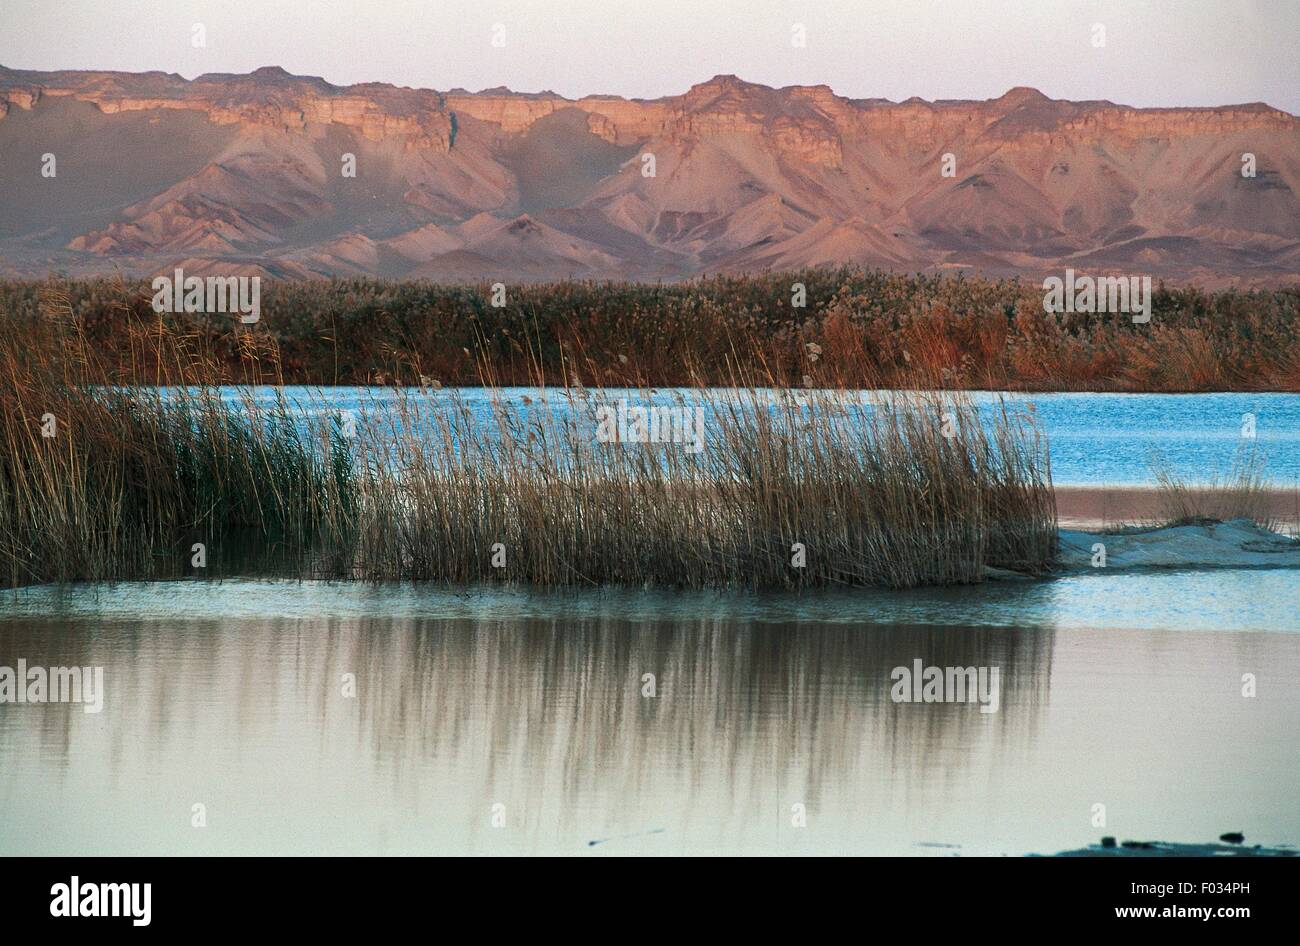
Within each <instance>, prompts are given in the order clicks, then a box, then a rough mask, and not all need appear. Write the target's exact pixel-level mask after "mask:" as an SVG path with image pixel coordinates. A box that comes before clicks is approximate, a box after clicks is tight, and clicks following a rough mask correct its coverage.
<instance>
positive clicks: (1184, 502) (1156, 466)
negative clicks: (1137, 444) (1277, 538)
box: [1152, 445, 1281, 531]
mask: <svg viewBox="0 0 1300 946" xmlns="http://www.w3.org/2000/svg"><path fill="white" fill-rule="evenodd" d="M1265 465H1266V464H1265V457H1264V454H1263V453H1261V452H1260V451H1259V450H1258V449H1256V448H1255V447H1254V446H1253V445H1252V446H1250V447H1248V448H1243V449H1240V450H1238V451H1237V454H1236V456H1235V457H1234V458H1233V463H1232V468H1231V469H1230V470H1229V471H1228V473H1227V474H1226V475H1221V476H1214V477H1212V478H1211V479H1209V480H1208V481H1204V482H1193V481H1190V480H1188V479H1187V478H1186V477H1184V476H1181V475H1179V474H1178V473H1177V472H1175V471H1174V470H1173V468H1172V467H1170V466H1169V464H1168V463H1166V462H1165V461H1164V460H1163V459H1161V458H1156V460H1155V461H1154V462H1153V464H1152V474H1153V475H1154V477H1155V480H1156V490H1157V496H1158V503H1159V506H1158V508H1159V519H1158V523H1157V524H1159V525H1171V526H1179V525H1191V524H1198V523H1206V522H1230V521H1232V520H1234V519H1247V520H1249V521H1251V522H1253V523H1255V524H1256V525H1258V526H1262V527H1263V528H1265V529H1269V530H1272V531H1278V530H1279V528H1280V525H1281V522H1280V521H1279V519H1278V517H1277V515H1276V513H1275V511H1274V503H1273V496H1274V493H1275V490H1274V487H1273V484H1272V482H1271V481H1270V480H1269V479H1268V477H1267V476H1266V475H1265Z"/></svg>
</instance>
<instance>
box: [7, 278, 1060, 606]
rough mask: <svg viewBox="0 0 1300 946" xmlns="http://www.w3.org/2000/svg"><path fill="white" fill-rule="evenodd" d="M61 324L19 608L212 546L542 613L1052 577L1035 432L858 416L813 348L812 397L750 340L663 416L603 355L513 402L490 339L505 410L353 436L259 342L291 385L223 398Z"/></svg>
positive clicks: (26, 357) (186, 345)
mask: <svg viewBox="0 0 1300 946" xmlns="http://www.w3.org/2000/svg"><path fill="white" fill-rule="evenodd" d="M60 302H61V300H60V299H59V298H57V297H56V298H55V299H54V304H51V305H47V306H46V307H45V308H46V310H48V313H53V315H52V316H51V315H49V314H47V315H45V316H42V317H41V318H38V319H21V318H3V317H0V372H2V373H3V374H4V376H5V377H6V378H7V379H11V381H12V383H11V384H8V385H7V386H6V387H5V388H4V391H3V394H0V568H3V570H4V572H3V573H4V576H5V580H6V581H7V582H8V583H9V584H10V585H22V584H28V583H32V582H41V581H67V580H78V579H86V580H106V579H125V578H138V577H156V576H168V575H178V574H185V573H186V572H187V571H188V565H187V563H188V562H189V561H190V552H191V549H192V546H193V544H194V543H206V544H208V547H209V549H211V550H212V553H213V554H215V553H216V551H217V550H223V551H225V552H227V553H229V551H230V550H231V549H235V548H243V549H245V550H246V551H251V552H252V553H253V560H254V564H252V565H249V564H248V561H244V562H243V563H242V564H240V563H236V565H235V566H234V567H235V568H238V569H241V570H243V571H245V572H247V571H248V570H249V569H250V568H251V569H252V570H253V571H254V572H257V573H261V572H265V571H272V570H274V571H275V573H277V574H285V573H287V574H292V575H298V576H307V577H330V578H353V579H367V580H375V581H382V580H434V581H440V582H448V583H471V582H482V581H489V582H492V581H504V582H517V583H522V584H529V585H534V586H539V587H565V586H577V587H587V586H596V585H606V584H619V585H634V586H647V585H649V586H659V587H752V588H800V587H825V586H858V585H886V586H891V587H900V588H901V587H911V586H915V585H922V584H945V583H964V582H976V581H980V580H982V579H983V578H985V577H986V576H987V575H988V574H989V572H990V570H991V569H1011V570H1015V571H1018V572H1022V573H1029V574H1035V573H1039V572H1042V571H1044V570H1045V569H1046V568H1048V567H1049V565H1050V563H1051V561H1052V558H1053V556H1054V554H1055V550H1056V516H1055V505H1054V499H1053V494H1052V487H1051V473H1050V468H1049V466H1048V461H1047V451H1046V447H1045V444H1044V442H1043V440H1042V438H1041V437H1040V435H1039V433H1038V430H1037V427H1036V425H1035V423H1034V420H1033V418H1032V416H1018V415H1013V414H1011V413H1010V412H1009V411H1007V410H1006V409H1002V410H1000V411H996V412H994V413H993V414H991V415H989V416H984V417H981V416H980V415H979V413H978V412H977V411H976V409H975V408H974V407H973V406H972V404H971V403H970V402H969V401H968V400H967V399H966V398H965V396H964V395H961V394H960V393H952V392H940V391H929V390H925V389H926V388H927V386H932V385H927V384H926V383H923V381H921V380H918V381H917V383H916V384H915V386H914V387H915V389H914V390H911V391H907V392H899V393H894V394H871V393H869V392H860V391H855V390H849V389H847V388H846V387H844V386H843V385H842V384H837V383H833V379H834V373H833V371H830V370H824V369H826V364H825V361H824V360H823V358H822V355H821V353H820V351H819V350H818V346H817V345H816V344H813V345H809V346H804V348H802V349H801V356H800V357H801V358H802V359H803V362H802V363H801V365H800V371H801V372H804V385H803V386H801V387H798V388H790V387H787V386H785V385H784V384H782V383H781V381H782V378H783V377H784V374H783V370H784V369H779V368H775V367H771V366H769V365H768V362H767V358H768V353H767V352H766V350H765V348H764V343H763V341H762V340H761V339H755V338H754V337H753V336H752V334H751V335H746V334H744V333H740V332H737V333H728V334H727V335H726V336H724V337H722V338H720V339H719V341H718V344H719V346H720V348H719V354H718V357H719V359H720V362H718V363H714V362H710V363H709V365H708V366H707V371H710V372H715V373H716V372H719V371H721V372H723V376H724V377H725V378H726V379H727V383H726V384H725V385H724V386H722V387H715V386H708V385H706V384H705V383H704V381H703V380H700V379H701V377H702V376H704V375H705V373H706V366H704V365H700V364H692V363H689V362H688V363H686V364H684V365H683V366H682V370H683V371H684V372H685V376H687V377H691V378H694V379H696V380H695V381H694V382H693V383H691V384H689V385H686V386H684V387H681V388H678V389H675V390H672V391H666V392H660V391H657V390H655V389H652V388H650V387H649V386H646V385H640V386H630V387H626V388H623V387H620V388H613V387H608V388H607V387H600V386H588V385H584V383H583V382H582V380H580V374H579V373H580V372H581V373H582V374H585V375H586V376H588V377H591V376H592V371H593V368H594V366H593V364H592V361H591V353H590V352H589V351H584V350H582V349H578V350H565V351H562V352H561V353H560V354H559V355H558V356H557V358H556V360H555V364H556V365H557V366H558V368H559V371H560V373H559V375H558V377H557V375H556V374H555V369H553V368H552V367H551V366H549V365H548V363H547V360H546V359H547V357H548V356H546V355H545V352H544V349H543V342H542V341H541V340H540V339H539V338H538V337H537V336H536V335H534V336H532V337H531V338H530V337H528V336H527V335H521V337H520V339H518V340H516V341H515V343H514V346H515V347H514V349H513V350H514V351H515V352H516V357H517V358H519V359H522V360H524V361H525V362H526V363H530V364H531V365H532V366H533V367H532V370H533V374H532V376H531V377H532V379H533V381H532V386H531V387H529V388H527V389H519V388H511V387H508V386H507V385H505V384H503V383H502V378H501V375H500V373H499V372H500V371H501V370H503V369H502V367H501V365H502V362H501V360H500V359H499V358H498V357H497V353H496V352H495V351H494V345H493V343H492V342H491V341H490V340H487V339H479V340H478V341H477V342H475V343H474V349H473V356H474V358H475V361H476V373H477V379H478V381H479V383H480V385H481V391H473V392H471V391H459V390H455V389H451V388H446V389H444V388H441V386H440V385H439V384H438V383H437V382H436V381H435V380H433V379H429V378H426V379H424V381H425V383H422V385H421V386H420V387H400V386H392V387H374V388H370V389H368V391H367V393H366V395H365V397H364V398H363V402H362V404H361V406H360V407H359V408H358V409H357V410H356V412H355V416H352V417H349V418H348V419H347V420H348V422H347V423H346V424H344V423H342V418H341V417H340V416H339V412H338V411H337V410H336V409H335V408H334V407H333V406H329V405H328V404H327V406H326V407H325V408H323V409H322V408H321V407H320V402H319V401H315V402H313V401H311V400H310V399H309V400H308V401H307V402H306V403H304V402H302V401H293V400H290V398H289V395H288V394H286V392H285V391H284V389H283V387H282V386H280V385H279V384H278V382H279V381H281V380H282V379H281V377H280V376H279V375H278V374H277V372H278V367H279V365H280V364H281V362H280V357H279V356H280V353H279V350H278V347H277V346H276V344H275V343H274V339H268V337H267V336H266V335H265V334H261V335H259V334H258V333H257V331H256V330H254V331H250V332H246V333H245V334H244V335H242V336H241V337H240V338H239V339H238V344H239V346H240V350H241V352H243V354H242V356H241V357H242V358H243V359H244V364H243V365H242V368H241V376H242V377H252V378H254V379H258V380H263V381H268V380H269V381H271V382H273V383H272V384H271V385H270V386H269V387H268V386H261V387H256V386H238V387H233V388H232V387H219V385H220V384H221V383H222V382H224V381H226V380H228V377H229V376H228V374H227V373H226V372H225V369H224V368H223V365H222V361H221V359H220V358H218V357H215V356H214V355H213V353H212V351H211V349H210V347H209V346H208V345H207V343H206V342H205V340H204V339H203V337H199V336H190V335H184V334H179V333H177V332H176V331H175V329H174V327H172V326H169V325H167V324H166V323H165V322H164V320H163V319H161V318H158V317H155V318H153V319H152V320H151V319H148V318H141V319H136V320H128V321H126V322H125V323H124V324H125V325H126V326H128V328H129V331H130V333H131V334H130V337H128V338H127V339H124V340H122V341H121V342H120V343H119V345H120V348H119V350H117V351H116V352H115V353H114V355H113V357H112V358H111V359H109V358H105V357H104V356H103V355H102V353H101V351H100V349H99V348H98V347H97V346H96V345H94V344H92V343H91V342H90V341H89V340H88V337H87V334H86V332H85V331H84V325H83V324H82V322H81V320H79V319H78V318H77V316H76V314H75V312H69V311H68V310H67V309H66V308H65V307H63V306H62V305H61V304H60ZM229 330H230V331H231V332H235V331H236V329H235V327H230V328H229ZM511 365H513V361H511V362H507V365H506V367H507V369H508V371H509V374H508V378H509V379H511V380H513V379H514V378H516V377H517V375H516V374H515V373H514V371H515V369H514V368H513V367H511ZM808 372H819V377H821V378H823V379H825V381H824V382H823V383H824V386H819V385H818V383H815V382H814V379H813V377H812V375H811V374H810V373H808ZM709 376H710V377H713V376H716V374H715V375H709ZM164 384H165V385H167V386H164ZM316 396H317V397H319V392H317V395H316ZM620 401H622V402H625V405H624V406H625V407H632V408H635V407H638V406H645V405H651V406H653V407H655V408H656V409H657V410H660V411H663V412H664V413H662V414H661V415H656V416H661V417H662V418H664V423H665V424H666V425H667V426H666V427H665V428H664V429H665V430H671V429H673V423H674V420H676V421H677V422H678V427H677V428H676V429H677V432H678V433H681V434H683V437H680V438H678V439H688V438H687V437H685V434H687V433H691V432H692V431H693V432H694V433H698V434H699V436H700V439H699V441H698V449H695V447H696V442H695V441H694V440H693V439H692V442H690V443H685V442H677V443H663V442H641V438H638V437H636V436H625V434H627V431H625V430H623V431H620V432H619V433H618V434H617V435H616V436H614V437H613V438H611V437H609V436H604V435H602V433H601V430H602V428H601V426H600V420H599V418H600V417H601V411H602V408H604V409H606V410H608V411H612V412H617V409H618V405H619V403H620ZM674 412H675V413H674ZM51 417H52V418H54V421H55V423H56V425H57V430H56V433H55V435H54V436H52V437H46V436H44V435H43V432H42V425H43V423H44V422H45V421H47V420H48V419H49V418H51ZM608 417H609V415H608V414H607V415H606V418H607V419H608ZM695 425H698V427H696V426H695ZM606 433H608V430H606ZM277 550H278V551H279V552H283V556H281V557H277V556H276V555H273V554H271V553H272V552H275V551H277ZM201 574H207V575H211V574H214V572H213V571H207V572H203V573H201Z"/></svg>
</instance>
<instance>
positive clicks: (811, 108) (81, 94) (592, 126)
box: [0, 67, 1300, 286]
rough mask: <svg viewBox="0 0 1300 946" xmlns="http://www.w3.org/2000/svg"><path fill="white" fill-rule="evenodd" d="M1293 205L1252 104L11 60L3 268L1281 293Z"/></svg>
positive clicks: (1279, 156)
mask: <svg viewBox="0 0 1300 946" xmlns="http://www.w3.org/2000/svg"><path fill="white" fill-rule="evenodd" d="M1245 154H1250V155H1254V162H1255V174H1254V176H1253V177H1251V176H1243V174H1242V167H1243V155H1245ZM46 155H54V157H55V160H56V162H57V164H56V166H55V167H56V170H55V173H54V174H53V176H48V175H45V174H43V173H42V170H43V168H44V167H45V166H46V165H47V159H46V157H45V156H46ZM346 155H352V156H354V158H355V177H352V176H346V175H345V168H346V166H347V164H348V162H347V159H345V156H346ZM945 155H951V158H945ZM651 156H652V158H653V175H651V174H649V173H648V172H649V171H650V170H651V168H650V166H649V164H650V160H651ZM945 169H947V170H948V171H949V174H948V175H945V174H944V171H945ZM1298 190H1300V119H1297V118H1296V117H1294V116H1292V115H1290V114H1288V113H1286V112H1282V111H1278V110H1277V109H1274V108H1270V107H1269V106H1267V105H1264V104H1260V103H1253V104H1245V105H1231V106H1223V107H1218V108H1179V109H1135V108H1129V107H1125V106H1122V105H1116V104H1112V103H1110V102H1068V101H1058V100H1052V99H1048V98H1046V97H1045V96H1043V95H1042V94H1041V93H1039V92H1037V91H1035V90H1033V89H1026V88H1017V89H1012V90H1010V91H1009V92H1007V93H1006V94H1005V95H1003V96H1001V97H1000V98H997V99H993V100H990V101H982V102H976V101H937V102H927V101H922V100H920V99H909V100H908V101H906V102H901V103H894V102H889V101H885V100H881V99H848V98H842V97H840V96H837V95H836V94H835V93H834V92H833V91H832V90H831V89H829V88H827V87H825V86H793V87H787V88H781V89H772V88H768V87H766V86H762V85H755V84H752V83H748V82H744V81H742V80H741V79H738V78H736V77H734V76H717V77H715V78H713V79H710V80H709V81H707V82H703V83H700V84H698V85H695V86H693V87H691V88H690V89H689V90H688V91H686V92H685V93H684V94H682V95H677V96H671V97H668V98H663V99H656V100H627V99H622V98H616V97H609V96H589V97H586V98H582V99H578V100H571V99H566V98H563V97H561V96H558V95H555V94H552V93H549V92H542V93H536V94H524V93H516V92H511V91H510V90H508V89H489V90H485V91H481V92H466V91H464V90H462V89H452V90H450V91H446V92H438V91H432V90H426V89H409V88H397V87H393V86H390V85H384V84H379V83H368V84H363V85H354V86H348V87H339V86H334V85H331V84H329V83H327V82H325V81H324V80H322V79H319V78H312V77H302V76H293V75H290V74H288V73H287V72H285V71H283V70H281V69H278V68H263V69H258V70H257V71H256V72H253V73H251V74H248V75H204V76H200V77H199V78H197V79H194V80H192V81H190V80H186V79H184V78H182V77H180V76H177V75H174V74H163V73H157V72H153V73H142V74H131V73H110V72H31V71H16V70H10V69H5V68H3V67H0V273H3V274H5V275H10V276H40V275H44V274H46V273H48V272H51V271H60V272H67V273H70V274H74V275H86V274H96V273H112V272H122V273H126V274H130V275H137V276H139V275H149V274H151V273H154V272H158V271H164V270H168V269H170V268H171V267H173V266H174V265H177V264H182V265H184V266H185V267H186V268H187V270H188V271H192V272H197V271H201V270H204V269H207V270H213V271H215V270H220V271H223V272H246V273H262V274H265V275H271V276H279V277H290V278H292V277H313V276H331V275H375V276H385V277H418V278H427V279H435V280H440V281H469V280H501V281H505V282H519V281H540V280H550V279H562V278H569V277H574V278H593V279H632V280H675V279H681V278H686V277H690V276H694V275H698V274H701V273H739V272H754V271H762V270H792V269H797V268H801V267H807V266H821V265H835V264H853V265H864V266H874V267H881V268H887V269H894V270H899V271H912V272H914V271H960V270H971V271H980V272H983V273H986V274H992V275H1004V274H1023V275H1026V276H1030V277H1041V275H1043V274H1045V273H1051V272H1059V271H1060V270H1062V269H1063V268H1065V267H1067V266H1070V267H1074V268H1075V269H1078V270H1095V271H1099V272H1100V271H1106V272H1125V273H1142V274H1150V275H1153V276H1155V277H1157V278H1163V279H1166V280H1169V281H1173V282H1182V281H1192V282H1197V283H1201V284H1204V285H1209V286H1214V285H1223V284H1239V285H1279V284H1287V283H1294V282H1296V281H1297V278H1298V277H1300V199H1298V198H1297V191H1298Z"/></svg>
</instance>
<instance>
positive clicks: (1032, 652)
mask: <svg viewBox="0 0 1300 946" xmlns="http://www.w3.org/2000/svg"><path fill="white" fill-rule="evenodd" d="M1298 587H1300V586H1298V585H1297V582H1296V574H1295V572H1294V571H1288V570H1255V571H1252V570H1222V571H1216V572H1195V571H1168V572H1134V573H1114V574H1085V575H1076V576H1069V577H1062V578H1058V579H1055V580H1050V581H1032V582H1030V581H1024V582H1005V583H993V584H986V585H981V586H973V587H963V588H947V589H921V590H917V591H911V592H903V593H898V592H886V591H858V592H852V593H849V592H840V593H817V594H802V595H763V594H736V593H689V594H677V593H658V592H646V591H621V590H610V591H593V592H583V593H565V594H558V593H557V594H536V593H529V592H527V591H523V590H511V589H491V588H463V589H446V588H429V587H420V586H415V585H381V586H371V585H362V584H334V583H316V582H284V581H257V580H228V581H224V582H215V581H179V582H157V583H141V584H119V585H112V586H109V585H99V586H95V585H87V586H70V587H64V588H54V587H48V586H47V587H38V588H31V589H27V590H25V591H22V592H19V593H17V594H14V593H6V594H5V595H3V597H0V665H10V666H13V665H14V664H15V662H16V661H17V660H18V659H19V658H23V659H25V660H26V661H27V662H28V664H29V665H32V664H45V665H48V666H72V665H77V666H103V667H104V698H103V709H102V711H101V712H98V713H87V712H85V711H84V708H83V707H82V706H78V705H75V704H24V705H15V704H5V705H0V854H16V853H35V854H73V853H75V854H146V853H149V854H153V853H170V854H194V855H200V854H235V853H241V854H251V853H268V854H269V853H279V854H291V853H300V854H334V853H373V854H417V853H472V854H502V853H521V854H522V853H529V854H536V853H555V854H574V855H603V854H633V853H637V854H683V853H700V854H703V853H737V854H760V853H795V854H798V853H821V854H836V853H845V854H847V853H873V854H908V855H922V856H944V855H956V854H960V855H976V854H1022V853H1030V852H1040V853H1052V852H1056V851H1060V850H1064V849H1068V848H1077V847H1081V846H1084V845H1086V844H1089V843H1096V842H1097V840H1098V839H1099V838H1100V837H1101V836H1102V835H1106V834H1111V835H1117V836H1120V837H1122V838H1141V839H1159V840H1165V841H1186V842H1189V843H1190V842H1201V841H1208V840H1213V839H1214V838H1217V837H1218V835H1219V834H1221V833H1223V832H1225V831H1230V830H1239V831H1243V832H1244V833H1245V835H1246V838H1247V841H1248V842H1249V843H1264V844H1272V845H1277V844H1292V845H1294V844H1300V805H1297V804H1296V801H1297V797H1296V786H1297V785H1298V784H1300V751H1298V749H1297V738H1296V733H1297V732H1300V688H1297V686H1296V681H1297V680H1300V633H1298V632H1300V622H1297V620H1296V604H1297V588H1298ZM917 660H920V661H922V663H923V664H924V665H926V666H938V667H952V666H960V667H975V666H980V667H990V668H992V667H996V668H998V669H999V671H1000V681H1001V682H1000V700H999V705H998V707H997V711H996V712H989V713H984V712H981V711H980V710H981V706H980V705H979V704H977V703H971V702H962V703H952V702H946V703H937V702H936V703H925V702H911V703H908V702H896V701H895V700H894V699H893V698H892V697H893V693H892V688H893V681H894V676H893V674H894V670H895V668H898V667H911V666H913V665H914V661H917ZM349 674H350V675H352V679H353V680H354V681H355V695H351V696H349V695H345V693H344V686H345V683H346V678H345V675H349ZM647 674H652V675H653V684H654V691H653V692H654V695H646V692H647V691H646V687H647V676H646V675H647ZM1243 674H1254V675H1255V678H1256V686H1257V690H1256V695H1255V696H1253V697H1245V696H1243V695H1242V687H1243V683H1242V679H1243ZM195 805H202V806H204V808H203V809H202V813H203V815H204V817H205V819H206V826H204V827H194V826H192V821H193V819H194V818H195V817H196V814H195V811H196V810H195V809H194V807H193V806H195ZM1096 805H1104V806H1105V809H1104V818H1105V821H1104V826H1102V825H1098V824H1094V819H1096V818H1097V817H1098V812H1099V811H1100V809H1095V808H1094V806H1096ZM494 822H495V823H494ZM796 822H801V826H798V827H796V826H795V823H796Z"/></svg>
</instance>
